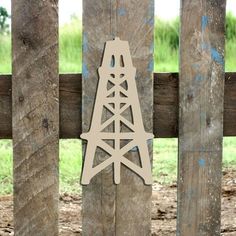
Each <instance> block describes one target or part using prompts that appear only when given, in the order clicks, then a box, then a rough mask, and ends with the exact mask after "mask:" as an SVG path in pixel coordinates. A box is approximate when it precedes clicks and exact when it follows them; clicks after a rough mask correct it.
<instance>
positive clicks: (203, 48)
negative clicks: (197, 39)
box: [202, 43, 210, 50]
mask: <svg viewBox="0 0 236 236" xmlns="http://www.w3.org/2000/svg"><path fill="white" fill-rule="evenodd" d="M209 49H210V45H209V43H202V50H209Z"/></svg>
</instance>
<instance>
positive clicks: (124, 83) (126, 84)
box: [120, 80, 128, 91]
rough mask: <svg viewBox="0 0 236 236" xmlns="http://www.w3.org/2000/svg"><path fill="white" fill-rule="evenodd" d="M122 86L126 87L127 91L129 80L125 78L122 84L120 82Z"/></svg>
mask: <svg viewBox="0 0 236 236" xmlns="http://www.w3.org/2000/svg"><path fill="white" fill-rule="evenodd" d="M120 86H121V87H122V88H123V89H125V90H126V91H127V90H128V83H127V80H125V81H124V82H122V83H121V84H120Z"/></svg>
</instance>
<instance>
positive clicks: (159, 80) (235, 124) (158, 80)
mask: <svg viewBox="0 0 236 236" xmlns="http://www.w3.org/2000/svg"><path fill="white" fill-rule="evenodd" d="M178 80H179V79H178V73H155V74H154V87H153V89H154V114H153V115H154V117H153V122H154V127H153V128H154V134H155V137H156V138H157V137H158V138H173V137H177V136H178ZM81 82H82V80H81V74H62V75H60V138H62V139H63V138H65V139H67V138H79V136H80V134H81V93H82V90H81ZM166 117H168V119H166ZM224 136H236V73H234V72H228V73H225V91H224ZM6 138H12V132H11V76H10V75H0V139H6Z"/></svg>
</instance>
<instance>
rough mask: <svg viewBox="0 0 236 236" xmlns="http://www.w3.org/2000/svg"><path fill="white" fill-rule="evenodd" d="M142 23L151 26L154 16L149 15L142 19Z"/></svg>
mask: <svg viewBox="0 0 236 236" xmlns="http://www.w3.org/2000/svg"><path fill="white" fill-rule="evenodd" d="M144 23H145V24H148V25H150V26H153V25H154V18H153V17H150V18H147V19H144Z"/></svg>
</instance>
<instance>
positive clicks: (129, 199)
mask: <svg viewBox="0 0 236 236" xmlns="http://www.w3.org/2000/svg"><path fill="white" fill-rule="evenodd" d="M114 2H115V1H114ZM113 10H114V12H115V14H116V17H114V19H113V20H115V22H114V24H115V25H116V28H115V33H114V34H115V35H117V36H118V37H120V38H121V39H123V40H127V41H129V45H130V51H131V56H132V60H133V65H134V67H135V68H137V72H136V84H137V89H138V96H139V101H140V106H141V112H142V118H143V124H144V129H145V131H146V132H150V133H152V132H153V64H154V61H153V52H154V47H153V45H154V0H145V1H144V0H136V1H127V0H120V1H116V4H115V5H114V7H113ZM148 149H149V157H150V158H151V161H152V154H153V153H152V151H153V150H152V140H150V141H149V142H148ZM127 158H128V159H129V160H131V161H132V162H134V163H136V164H137V165H140V159H139V158H140V157H139V153H138V150H133V151H131V152H129V153H128V155H127ZM151 195H152V187H151V186H148V185H144V182H143V180H142V179H141V178H140V177H139V176H137V175H136V174H135V173H133V172H132V171H130V170H129V169H127V168H126V167H125V166H121V184H120V185H117V193H116V235H137V236H143V235H151Z"/></svg>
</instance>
